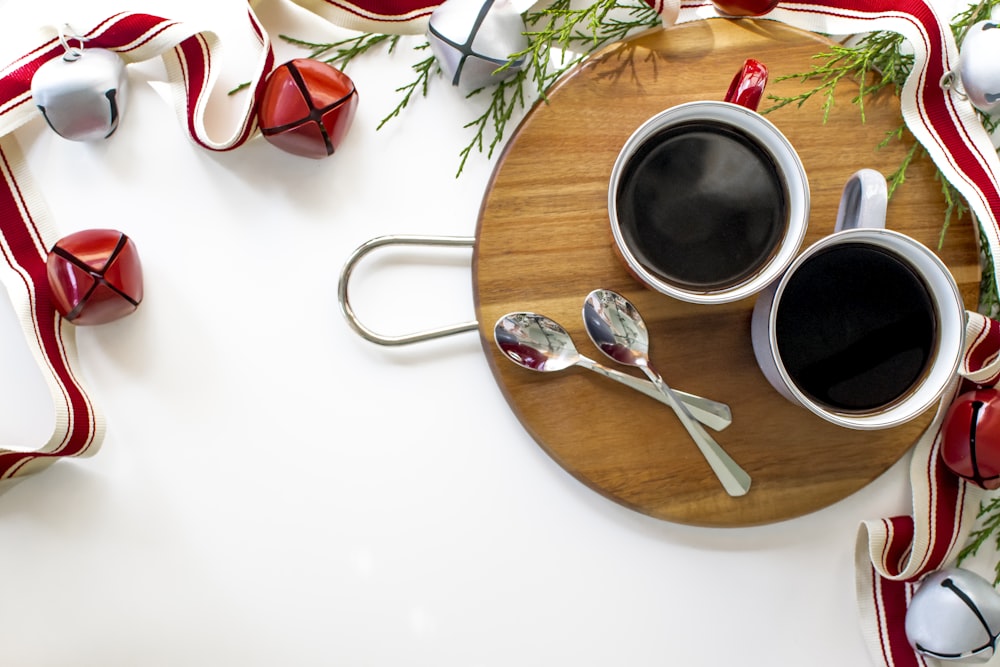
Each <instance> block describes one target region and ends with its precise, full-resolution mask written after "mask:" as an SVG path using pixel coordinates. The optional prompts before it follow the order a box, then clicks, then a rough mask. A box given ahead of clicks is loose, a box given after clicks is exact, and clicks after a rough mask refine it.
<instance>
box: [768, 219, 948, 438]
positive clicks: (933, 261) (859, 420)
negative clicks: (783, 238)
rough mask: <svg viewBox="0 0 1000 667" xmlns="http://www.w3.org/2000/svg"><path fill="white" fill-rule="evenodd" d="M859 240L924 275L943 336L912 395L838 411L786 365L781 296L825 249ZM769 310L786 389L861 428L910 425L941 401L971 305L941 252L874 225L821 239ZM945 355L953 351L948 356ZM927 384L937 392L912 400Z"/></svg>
mask: <svg viewBox="0 0 1000 667" xmlns="http://www.w3.org/2000/svg"><path fill="white" fill-rule="evenodd" d="M857 241H862V242H865V243H873V244H874V245H877V246H878V247H880V248H883V249H886V250H889V251H891V252H893V254H894V255H895V256H897V257H900V259H902V260H903V261H905V262H906V264H908V265H909V266H910V267H911V268H913V269H914V270H915V271H916V272H917V273H918V274H919V275H920V277H921V280H922V281H923V282H924V284H925V286H926V287H927V289H928V290H929V291H930V292H931V294H932V300H933V302H934V306H935V309H937V311H938V312H937V317H938V321H939V323H940V324H939V329H940V331H939V334H938V341H937V343H936V345H935V357H934V358H935V362H934V364H933V365H932V368H931V370H930V372H928V373H927V374H926V375H925V377H924V378H923V379H922V380H921V381H920V382H919V383H918V384H917V385H916V386H915V387H913V388H911V389H910V390H909V392H908V393H907V396H906V398H904V399H903V400H901V401H899V402H897V403H894V404H893V405H891V406H889V407H887V408H882V409H879V410H874V411H869V412H860V413H859V412H848V411H842V410H836V409H834V408H831V407H830V406H827V405H823V404H821V403H818V402H816V401H815V400H813V399H812V398H810V397H809V396H808V395H806V394H805V393H803V392H802V391H801V390H800V389H799V388H798V385H796V383H795V382H794V380H792V378H791V377H790V376H789V374H788V371H787V370H786V369H785V365H784V364H783V363H782V361H781V357H780V355H779V354H778V350H777V344H776V327H777V313H778V307H777V304H779V303H780V301H781V295H782V293H783V292H784V290H785V287H786V286H787V284H788V281H789V280H790V279H791V276H792V275H793V273H794V272H795V270H796V269H797V268H798V267H799V266H801V265H802V264H803V263H805V262H806V261H808V260H809V258H810V257H812V256H813V255H815V254H816V253H817V252H818V251H820V250H823V249H824V248H827V247H830V246H834V245H842V244H844V243H851V242H857ZM900 245H903V246H905V247H907V248H911V249H913V250H914V251H916V252H918V253H919V254H920V257H921V259H922V260H923V263H922V265H917V263H916V262H915V261H913V259H912V258H911V257H908V256H903V255H902V253H900V252H899V250H898V248H899V247H900ZM931 267H933V268H931ZM929 271H933V272H937V274H938V275H939V276H940V277H941V279H940V280H938V281H932V280H930V279H929V278H928V276H927V274H928V272H929ZM945 308H949V309H950V308H954V312H952V313H951V316H950V317H949V316H948V313H946V312H944V309H945ZM768 310H769V312H768V318H767V333H768V340H769V341H770V344H769V345H768V349H769V354H770V357H771V361H772V362H773V363H774V366H775V369H776V370H777V372H778V375H779V376H780V377H781V380H782V383H783V384H784V386H785V388H786V389H787V390H788V392H789V393H790V394H791V395H792V397H794V400H795V401H796V402H797V403H799V404H800V405H802V406H803V407H805V408H806V409H808V410H809V411H810V412H812V413H814V414H816V415H818V416H820V417H822V418H823V419H826V420H827V421H830V422H832V423H834V424H837V425H839V426H844V427H847V428H853V429H859V430H874V429H883V428H892V427H894V426H899V425H902V424H905V423H906V422H908V421H910V420H911V419H913V418H915V417H916V416H918V415H921V414H923V413H924V412H925V411H926V410H928V409H930V408H931V407H932V406H933V405H934V404H935V403H937V402H938V401H939V400H940V399H941V396H942V395H943V394H944V392H945V391H946V390H947V389H948V387H949V386H950V385H951V383H952V381H953V380H954V379H955V378H957V377H958V370H959V367H960V364H961V361H962V352H963V342H964V339H965V304H964V302H963V301H962V295H961V293H960V292H959V290H958V286H957V285H956V283H955V280H954V278H953V277H952V274H951V271H950V270H949V269H948V267H947V265H946V264H945V263H944V262H943V261H942V260H941V258H940V257H938V256H937V255H936V254H935V253H934V252H933V251H932V250H931V249H930V248H928V247H927V246H925V245H924V244H922V243H920V242H919V241H917V240H916V239H914V238H912V237H910V236H907V235H906V234H902V233H900V232H897V231H895V230H892V229H883V228H873V227H860V228H855V229H845V230H841V231H839V232H834V233H833V234H830V235H828V236H825V237H823V238H821V239H820V240H818V241H816V242H815V243H813V244H812V245H810V246H809V247H808V248H806V249H805V250H803V251H802V252H801V253H800V254H799V256H798V257H797V258H796V259H795V261H794V262H792V264H791V265H790V266H789V267H788V270H787V271H786V272H785V274H784V275H783V276H782V277H781V280H780V281H779V282H778V283H777V286H776V288H775V290H774V296H773V298H772V300H771V304H770V306H769V308H768ZM945 355H948V356H947V358H946V357H945ZM926 386H932V387H934V392H933V394H928V395H927V396H925V398H924V399H923V400H922V401H919V402H914V401H913V400H911V399H915V397H916V396H917V394H918V390H919V389H921V388H922V387H926ZM903 408H905V410H904V409H903Z"/></svg>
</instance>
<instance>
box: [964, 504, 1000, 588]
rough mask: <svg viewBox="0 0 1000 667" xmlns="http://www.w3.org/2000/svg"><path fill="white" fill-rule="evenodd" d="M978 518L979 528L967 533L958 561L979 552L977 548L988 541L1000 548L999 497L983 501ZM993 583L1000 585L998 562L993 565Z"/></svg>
mask: <svg viewBox="0 0 1000 667" xmlns="http://www.w3.org/2000/svg"><path fill="white" fill-rule="evenodd" d="M978 518H979V519H980V520H982V523H981V525H980V527H979V528H976V529H975V530H973V531H972V532H971V533H969V541H968V542H967V543H966V545H965V546H964V547H963V548H962V550H961V551H960V552H959V553H958V563H959V564H961V563H962V562H963V561H965V560H966V559H968V558H971V557H973V556H975V555H977V554H978V553H979V550H980V549H981V548H982V547H983V546H984V545H986V544H987V543H989V542H991V541H992V542H993V547H994V548H995V549H997V550H1000V498H993V499H992V500H989V501H984V502H983V504H982V505H981V506H980V508H979V514H978ZM993 572H994V576H993V585H994V586H996V585H1000V562H997V564H996V565H995V566H994V567H993Z"/></svg>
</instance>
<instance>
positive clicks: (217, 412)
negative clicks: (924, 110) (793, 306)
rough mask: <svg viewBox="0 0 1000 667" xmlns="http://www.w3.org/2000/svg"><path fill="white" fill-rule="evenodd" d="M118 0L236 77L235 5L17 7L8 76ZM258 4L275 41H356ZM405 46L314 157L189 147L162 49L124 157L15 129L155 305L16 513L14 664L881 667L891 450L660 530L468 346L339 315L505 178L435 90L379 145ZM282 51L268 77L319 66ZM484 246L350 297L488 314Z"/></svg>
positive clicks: (44, 173)
mask: <svg viewBox="0 0 1000 667" xmlns="http://www.w3.org/2000/svg"><path fill="white" fill-rule="evenodd" d="M123 9H127V10H133V11H148V12H150V13H153V14H157V15H160V16H166V17H170V18H176V19H179V20H184V21H189V22H193V23H195V24H197V25H199V26H203V27H206V28H209V29H212V30H215V31H216V32H218V33H219V34H220V36H221V37H222V39H223V42H224V43H225V44H226V47H227V49H228V51H227V52H226V55H225V57H223V58H222V59H221V62H219V63H217V65H218V67H219V68H220V72H221V76H222V79H223V84H222V86H221V88H223V89H225V88H227V87H229V84H234V83H239V82H241V81H245V80H247V79H248V78H249V76H250V75H251V73H252V70H253V65H254V63H253V61H252V59H250V58H249V57H248V56H247V53H248V51H247V48H248V45H249V44H250V42H249V37H248V35H247V34H246V27H245V26H246V16H245V12H246V5H245V4H244V3H243V2H241V1H240V0H228V1H227V2H222V1H221V0H219V1H216V2H204V1H201V2H199V1H196V0H160V1H153V0H146V1H144V2H141V1H140V0H118V2H112V1H111V0H101V1H99V2H94V1H88V2H86V3H80V2H71V1H70V0H58V1H55V0H47V1H46V2H44V3H39V2H37V1H36V0H0V61H2V62H4V63H6V62H9V61H10V60H12V59H13V58H14V57H16V56H17V55H20V54H21V53H22V52H23V50H22V49H20V45H23V44H24V43H25V40H28V41H30V39H29V38H30V37H31V35H32V34H34V31H35V29H36V28H39V27H43V26H45V25H47V24H49V23H62V22H65V21H69V22H71V23H74V24H75V25H77V26H81V27H84V29H87V28H89V27H90V26H91V25H93V24H95V23H96V22H97V21H99V20H100V19H102V18H104V17H106V16H108V15H110V14H112V13H114V12H116V11H119V10H123ZM259 9H260V12H259V15H260V17H261V19H262V20H263V22H264V24H265V26H266V27H267V29H268V31H269V32H270V33H271V34H272V36H276V35H277V34H278V33H279V32H287V33H290V34H293V35H295V36H297V37H304V38H310V39H324V40H325V39H329V38H331V37H333V36H335V35H341V34H343V33H341V32H338V31H336V30H335V29H334V28H332V27H331V26H330V25H329V24H326V23H324V22H323V21H321V20H319V19H317V18H316V17H313V16H311V15H307V14H305V13H304V12H302V11H298V10H294V9H289V8H288V7H287V6H285V5H284V4H279V3H276V2H270V3H267V4H265V5H264V6H263V7H260V8H259ZM421 41H422V40H421V39H420V38H411V39H408V40H404V43H403V45H402V46H401V48H400V49H399V50H398V51H397V53H396V54H394V55H392V56H388V55H386V54H384V53H381V52H380V53H379V54H378V55H373V56H371V57H367V58H363V59H361V60H359V61H358V62H356V63H355V64H354V65H352V66H351V67H350V68H349V69H348V73H349V74H350V75H351V76H352V78H353V79H354V81H355V83H356V84H357V86H358V89H359V91H360V96H361V97H360V99H361V101H360V106H359V110H358V115H357V118H356V121H355V124H354V126H353V128H352V129H351V131H350V134H349V136H348V138H347V140H346V142H345V144H344V145H343V146H342V148H341V150H340V151H339V152H338V153H337V154H336V155H335V156H334V157H332V158H329V159H327V160H323V161H312V160H307V159H304V158H299V157H295V156H291V155H288V154H285V153H283V152H281V151H279V150H277V149H275V148H274V147H272V146H270V145H269V144H267V143H266V142H264V141H263V140H261V139H259V138H258V139H256V140H254V141H252V142H250V143H249V144H247V145H246V146H244V147H242V148H240V149H238V150H236V151H233V152H230V153H224V154H212V153H209V152H207V151H205V150H203V149H200V148H198V147H196V146H195V145H194V144H193V143H192V142H191V141H190V140H189V139H188V137H187V135H186V134H185V132H184V131H183V129H182V128H181V126H180V125H179V124H178V122H177V119H176V117H175V115H174V113H173V110H172V109H171V107H170V106H169V105H168V104H167V103H166V102H165V101H164V99H163V98H162V97H161V96H160V95H159V94H158V93H157V92H156V90H155V87H154V86H151V85H150V83H153V84H155V83H156V82H161V81H164V80H165V77H164V72H163V68H162V64H161V63H160V62H159V61H155V62H148V63H143V64H140V65H134V66H131V67H130V81H131V97H130V100H129V104H128V108H127V109H126V110H125V116H124V118H123V121H122V125H121V127H120V129H119V130H118V132H117V133H116V134H115V135H114V136H113V137H112V138H111V139H110V140H108V141H106V142H102V143H97V144H79V143H73V142H68V141H65V140H63V139H61V138H59V137H57V136H56V135H54V134H53V133H51V132H50V131H49V130H48V129H47V128H46V127H45V126H44V124H43V123H42V122H41V120H40V119H38V120H36V121H33V122H32V123H30V124H29V125H26V126H24V127H23V128H22V129H21V130H19V131H18V132H17V138H18V139H19V140H20V142H21V144H22V146H23V147H24V148H25V151H26V152H27V155H28V160H29V164H30V168H31V170H32V173H33V174H34V176H35V178H36V180H37V182H38V185H39V187H40V188H41V189H42V190H43V192H44V194H45V195H46V198H47V200H48V204H49V206H50V208H51V209H52V212H53V214H54V216H55V219H56V221H57V225H58V227H59V230H60V233H63V234H65V233H69V232H71V231H74V230H77V229H83V228H88V227H115V228H118V229H121V230H122V231H125V232H126V233H128V234H129V235H130V236H132V238H133V239H134V240H135V242H136V244H137V245H138V247H139V251H140V253H141V256H142V261H143V263H144V275H145V287H146V293H145V300H144V302H143V304H142V305H141V307H140V308H139V310H138V311H137V312H136V313H135V314H134V315H132V316H131V317H128V318H126V319H124V320H121V321H119V322H116V323H113V324H111V325H106V326H102V327H92V328H81V329H80V330H79V333H78V342H79V346H80V353H81V357H82V360H83V365H84V371H85V376H86V379H87V380H88V381H89V383H90V385H91V390H92V397H93V398H94V400H95V402H97V404H98V405H99V406H101V408H102V409H103V411H104V413H105V415H106V417H107V423H108V431H107V437H106V439H105V443H104V447H103V448H102V449H101V451H100V452H99V453H98V454H97V455H96V456H95V457H94V458H89V459H84V460H74V461H63V462H60V463H58V464H56V465H55V466H54V467H53V468H51V469H50V470H48V471H46V472H44V473H42V474H41V475H39V476H36V477H34V478H30V479H28V480H26V481H23V482H20V483H18V484H16V485H14V486H13V487H12V488H10V489H9V490H8V491H7V492H6V493H5V494H4V495H2V496H0V572H2V573H3V579H2V586H0V664H2V665H5V666H6V665H10V666H17V667H21V666H23V667H40V666H49V665H52V666H55V665H59V666H74V667H76V666H91V665H92V666H101V667H117V666H135V665H142V666H145V665H171V666H173V665H177V666H180V665H183V666H185V667H201V666H218V665H240V666H242V667H251V666H257V665H260V666H274V665H294V666H297V667H298V666H302V667H312V666H320V665H331V666H332V665H336V666H338V667H339V666H343V667H354V666H375V667H411V666H412V667H418V666H428V667H431V666H433V667H501V666H502V667H510V666H514V665H516V666H518V667H534V666H546V667H547V666H552V665H567V666H568V665H573V666H577V667H586V666H598V665H600V666H606V665H622V666H629V667H644V666H647V665H649V666H651V665H683V666H685V667H687V666H692V665H695V666H698V665H706V666H707V665H735V664H741V665H759V666H764V665H810V666H813V667H823V666H833V665H837V666H841V665H851V666H859V665H866V664H870V661H869V658H868V655H867V652H866V649H865V647H864V645H863V642H862V638H861V633H860V630H859V626H858V620H857V612H856V606H855V599H854V562H853V553H854V543H855V536H856V533H857V528H858V524H859V522H860V521H862V520H864V519H874V518H880V517H883V516H891V515H895V514H901V513H908V512H909V487H908V482H907V479H906V474H905V472H906V469H905V467H906V461H903V462H901V463H899V464H897V465H896V466H895V467H894V468H893V469H892V470H890V471H889V472H888V473H887V474H886V475H884V476H883V477H882V478H880V479H879V480H877V481H876V482H875V483H873V484H872V485H870V486H869V487H867V488H865V489H863V490H862V491H860V492H858V493H857V494H855V495H853V496H851V497H849V498H847V499H846V500H844V501H842V502H840V503H838V504H836V505H834V506H832V507H830V508H827V509H825V510H823V511H820V512H817V513H814V514H812V515H809V516H806V517H802V518H799V519H795V520H792V521H787V522H783V523H778V524H774V525H768V526H763V527H755V528H746V529H729V530H720V529H702V528H694V527H688V526H680V525H673V524H670V523H665V522H662V521H658V520H655V519H651V518H649V517H646V516H642V515H639V514H636V513H634V512H631V511H629V510H627V509H625V508H623V507H620V506H618V505H616V504H614V503H612V502H610V501H608V500H606V499H604V498H603V497H601V496H599V495H597V494H595V493H594V492H592V491H590V490H588V489H587V488H585V487H584V486H582V485H581V484H580V483H578V482H576V481H575V480H574V479H572V478H571V477H570V476H569V475H568V474H567V473H565V472H564V471H563V470H562V469H560V468H559V467H558V466H557V465H556V464H555V463H553V462H552V461H551V460H550V459H549V458H548V457H547V456H546V455H545V454H544V453H543V452H542V451H541V450H540V448H539V447H538V446H537V445H536V444H535V443H534V442H533V441H532V439H531V438H530V437H529V436H528V434H527V433H526V432H525V431H524V430H523V428H522V427H521V425H520V424H519V423H518V421H517V420H516V418H515V417H514V416H513V414H512V413H511V412H510V410H509V409H508V406H507V404H506V402H505V401H504V399H503V397H502V396H501V393H500V391H499V389H498V388H497V386H496V384H495V382H494V380H493V378H492V376H491V373H490V371H489V368H488V366H487V363H486V361H485V358H484V355H483V351H482V349H481V347H480V343H479V341H478V338H477V336H476V335H475V334H465V335H462V336H459V337H455V338H452V339H449V340H444V341H438V342H433V343H428V344H424V345H420V346H416V347H409V348H397V349H390V348H381V347H377V346H375V345H372V344H370V343H368V342H366V341H364V340H362V339H360V338H359V337H358V336H357V335H355V334H354V333H353V332H352V331H351V330H350V329H349V328H348V326H347V325H346V323H345V322H344V320H343V318H342V316H341V314H340V312H339V310H338V307H337V303H336V289H337V280H338V274H339V271H340V267H341V265H342V263H343V261H344V260H345V259H346V257H347V256H348V254H349V253H350V252H351V251H352V250H353V249H354V248H355V247H357V246H358V245H359V244H360V243H362V242H363V241H365V240H367V239H369V238H371V237H374V236H379V235H383V234H394V233H407V234H447V235H471V234H473V233H474V231H475V224H476V217H477V212H478V208H479V204H480V200H481V197H482V193H483V191H484V189H485V187H486V183H487V180H488V178H489V175H490V172H491V170H492V168H493V166H494V163H495V158H494V160H492V161H491V160H488V159H487V158H486V157H484V156H480V155H474V156H473V157H472V158H471V159H470V160H469V162H468V164H467V166H466V169H465V173H464V174H463V175H462V176H461V177H460V178H457V179H456V178H455V172H456V168H457V166H458V153H459V151H460V150H461V148H462V147H463V146H465V144H466V143H467V142H468V141H469V139H470V138H471V135H470V134H469V132H468V130H463V129H462V125H463V124H464V123H466V122H468V121H469V120H472V119H473V118H474V117H475V116H477V115H478V114H479V113H480V111H481V109H480V106H481V103H480V102H469V101H467V100H464V99H463V98H462V96H461V95H460V94H459V93H457V92H456V91H455V90H453V89H451V88H450V87H448V86H447V85H445V82H444V80H442V79H438V80H436V81H435V82H434V85H433V86H432V88H431V94H430V95H429V96H428V97H427V98H423V99H417V100H416V101H415V102H414V104H413V105H412V106H411V108H409V109H407V110H406V111H405V112H404V114H403V115H402V117H401V118H399V119H397V120H394V121H391V122H390V123H389V124H388V125H386V126H385V127H384V128H383V129H382V130H379V131H376V129H375V128H376V126H377V125H378V123H379V121H380V120H381V119H382V118H383V117H384V116H385V115H387V114H388V113H389V112H390V111H391V110H392V108H393V107H395V105H396V104H397V102H398V100H399V96H398V94H397V93H395V92H394V89H395V88H396V87H397V86H400V85H402V84H404V83H407V82H409V81H411V80H412V73H411V72H410V70H409V67H410V65H411V64H412V63H414V62H416V61H417V60H420V59H422V58H423V57H425V53H426V52H418V53H415V52H413V51H412V50H411V48H410V47H411V46H412V45H415V44H417V43H419V42H421ZM275 42H276V48H277V50H278V61H279V62H281V61H283V60H286V59H288V58H291V57H296V56H300V55H302V52H300V51H298V50H297V49H294V48H291V47H289V46H287V45H286V44H284V43H282V42H281V41H280V40H278V39H275ZM213 104H214V107H213V112H212V113H213V115H212V117H211V120H212V122H214V123H219V124H220V125H225V124H226V123H227V122H230V121H231V117H230V116H231V114H232V109H233V108H234V105H235V103H234V101H233V100H232V99H227V98H225V96H222V95H220V96H219V97H218V98H217V99H216V100H215V101H214V102H213ZM468 260H469V253H467V252H466V251H451V252H450V253H449V252H444V253H437V252H434V253H430V254H428V255H421V254H419V253H413V252H407V253H403V254H400V255H396V256H395V257H391V256H390V257H385V256H383V258H382V259H376V258H374V257H373V258H372V259H371V261H370V262H366V263H364V264H363V265H362V267H361V268H359V270H358V272H357V274H356V281H355V282H354V283H353V285H352V297H353V300H354V302H355V304H356V306H357V309H358V311H359V313H360V314H361V315H362V316H363V317H365V319H366V320H367V321H368V322H369V323H370V324H371V325H372V326H373V327H376V328H379V329H381V330H384V331H387V332H390V333H405V332H409V331H412V330H415V329H419V328H421V327H423V326H428V325H435V324H440V323H447V322H451V321H457V320H466V319H470V318H471V317H472V315H473V310H472V309H473V295H472V287H471V277H470V272H469V264H468ZM0 300H2V301H3V304H0V306H2V307H0V340H2V341H3V344H2V346H0V368H2V369H3V370H2V374H0V376H2V382H0V443H2V444H4V445H6V446H16V447H29V448H31V447H36V446H39V445H40V444H41V443H42V442H44V441H45V440H46V439H47V438H48V435H49V433H50V432H51V429H52V424H53V421H52V417H51V402H50V399H49V398H48V394H47V391H46V388H45V386H44V384H43V382H42V381H41V379H40V377H39V375H38V372H37V370H36V369H35V366H34V364H33V362H32V360H31V358H30V357H29V356H28V353H27V348H26V346H25V345H24V343H23V341H22V336H21V333H20V330H19V328H18V326H17V325H16V323H15V321H14V317H13V315H12V314H11V313H10V312H9V310H10V309H9V308H8V307H7V305H6V304H7V303H8V302H7V299H6V296H5V295H4V296H0Z"/></svg>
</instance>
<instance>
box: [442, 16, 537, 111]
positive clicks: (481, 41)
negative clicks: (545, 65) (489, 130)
mask: <svg viewBox="0 0 1000 667" xmlns="http://www.w3.org/2000/svg"><path fill="white" fill-rule="evenodd" d="M525 30H526V28H525V25H524V19H523V18H522V17H521V14H520V12H519V11H518V10H517V8H516V7H515V6H514V4H513V2H511V0H486V1H485V2H482V0H446V2H443V3H442V4H440V5H438V7H437V9H435V10H434V13H433V14H431V18H430V21H429V23H428V24H427V39H428V41H429V42H430V45H431V51H432V52H433V53H434V57H435V58H437V61H438V64H439V65H440V66H441V69H442V70H443V71H444V73H445V74H446V75H447V76H448V78H449V79H451V83H452V85H455V86H459V87H460V88H462V89H463V90H467V91H472V90H476V89H478V88H483V87H484V86H488V85H490V84H493V83H498V82H499V81H502V80H504V79H506V78H509V77H511V76H513V75H514V74H515V73H516V72H517V71H518V70H519V69H521V68H522V67H523V66H524V59H518V60H516V61H511V60H510V56H511V55H512V54H515V53H518V52H520V51H523V50H524V49H526V48H528V38H527V37H526V36H525V35H524V31H525ZM508 63H509V66H508V67H507V68H506V69H504V70H503V71H501V72H497V69H499V68H500V67H503V66H504V65H507V64H508Z"/></svg>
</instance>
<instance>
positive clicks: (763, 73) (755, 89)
mask: <svg viewBox="0 0 1000 667" xmlns="http://www.w3.org/2000/svg"><path fill="white" fill-rule="evenodd" d="M766 85H767V67H765V66H764V63H762V62H760V61H758V60H754V59H753V58H747V60H746V62H744V63H743V67H742V68H740V71H739V72H737V73H736V76H734V77H733V80H732V83H730V84H729V91H728V92H727V93H726V98H725V101H726V102H732V103H733V104H739V105H740V106H741V107H746V108H747V109H750V110H751V111H756V110H757V106H758V105H759V104H760V98H761V97H763V96H764V86H766Z"/></svg>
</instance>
